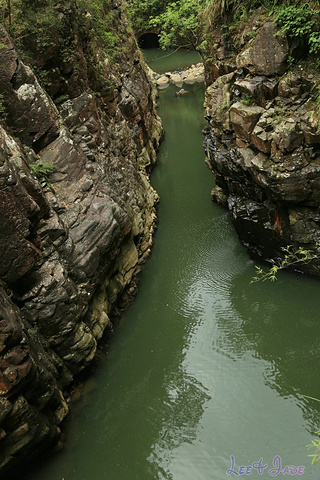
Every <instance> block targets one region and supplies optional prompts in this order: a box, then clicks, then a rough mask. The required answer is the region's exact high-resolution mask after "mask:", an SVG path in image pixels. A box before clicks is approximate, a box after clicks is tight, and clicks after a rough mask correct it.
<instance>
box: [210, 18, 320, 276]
mask: <svg viewBox="0 0 320 480" xmlns="http://www.w3.org/2000/svg"><path fill="white" fill-rule="evenodd" d="M290 49H291V46H290V43H289V42H288V40H287V39H286V38H285V37H283V36H280V35H277V27H276V25H275V24H274V23H272V22H270V21H267V22H266V23H265V24H263V25H262V26H261V27H260V29H259V32H258V33H257V35H256V36H255V37H254V38H253V39H251V40H250V42H249V46H248V44H246V45H245V46H244V48H243V51H242V52H240V54H238V56H237V59H236V63H237V67H241V68H238V69H235V68H234V65H235V60H234V59H233V58H230V60H229V59H227V58H224V59H219V61H217V62H216V66H215V67H213V66H212V65H208V66H207V69H208V68H209V69H210V71H209V72H208V71H207V72H206V78H207V79H211V81H212V83H211V84H210V85H209V86H208V88H207V93H206V114H207V117H206V118H207V120H208V126H207V128H206V130H205V142H204V143H205V149H206V153H207V164H208V166H209V168H210V169H211V170H212V171H213V173H214V174H215V176H216V187H215V188H214V190H213V192H212V197H213V199H214V200H215V201H217V202H218V203H221V204H222V205H225V206H227V207H228V208H229V210H230V212H231V215H232V219H233V222H234V225H235V227H236V230H237V232H238V234H239V237H240V239H241V241H242V243H243V244H244V245H245V246H246V247H248V249H249V251H250V252H252V253H253V254H254V255H257V256H259V257H261V258H263V259H271V258H273V259H275V258H281V256H282V250H281V247H284V246H286V245H288V244H290V245H293V246H294V247H295V248H298V247H304V248H308V249H309V248H310V249H312V248H313V247H315V244H316V243H317V242H318V241H319V240H320V224H319V215H318V212H319V208H320V196H319V182H320V142H319V140H320V138H319V123H318V119H317V115H316V112H317V100H316V94H315V92H316V91H317V87H318V85H319V74H318V72H316V71H313V70H312V68H310V65H309V66H308V67H307V66H306V67H305V68H303V67H302V66H301V65H296V67H295V68H294V69H293V71H289V72H288V71H286V65H287V63H286V62H287V59H288V56H289V55H290V51H291V50H290ZM228 63H229V69H228V68H227V67H226V65H227V64H228ZM221 64H223V69H222V68H221ZM228 70H229V72H228ZM247 72H250V74H249V75H248V73H247ZM275 75H277V76H275ZM279 75H280V76H279ZM304 271H307V272H308V273H311V274H314V275H317V276H319V273H320V272H319V266H318V264H317V263H314V264H311V263H309V264H308V265H306V266H305V267H304Z"/></svg>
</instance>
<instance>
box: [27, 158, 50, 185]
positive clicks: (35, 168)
mask: <svg viewBox="0 0 320 480" xmlns="http://www.w3.org/2000/svg"><path fill="white" fill-rule="evenodd" d="M29 167H30V170H31V171H32V172H33V173H34V174H35V176H36V177H37V178H38V179H40V180H41V179H43V180H44V181H45V183H46V184H47V185H50V181H49V176H50V175H51V173H53V172H54V170H55V168H56V167H55V166H54V165H53V164H52V163H43V162H41V161H40V162H36V163H30V164H29Z"/></svg>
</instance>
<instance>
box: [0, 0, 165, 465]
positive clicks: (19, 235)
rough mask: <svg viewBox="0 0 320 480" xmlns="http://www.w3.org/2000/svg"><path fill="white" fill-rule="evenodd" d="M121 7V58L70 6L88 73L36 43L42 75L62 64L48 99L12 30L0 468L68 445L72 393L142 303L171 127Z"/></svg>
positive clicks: (62, 14)
mask: <svg viewBox="0 0 320 480" xmlns="http://www.w3.org/2000/svg"><path fill="white" fill-rule="evenodd" d="M65 3H67V2H65ZM109 4H110V5H109V7H108V8H109V11H108V15H109V14H110V15H111V14H112V18H113V24H112V28H113V30H112V31H113V32H114V31H116V32H118V33H119V32H120V33H121V35H122V38H125V41H124V42H123V45H122V47H123V48H122V50H121V52H120V53H119V55H118V57H117V59H116V60H114V59H110V56H109V53H108V52H107V53H106V50H105V49H103V48H102V46H101V45H100V43H99V41H98V40H97V42H96V44H95V45H94V47H93V46H92V42H91V44H90V52H89V46H88V45H87V44H86V41H87V37H86V32H85V31H84V32H82V33H81V32H79V31H78V30H77V29H76V26H77V24H76V18H75V17H74V15H73V16H72V17H71V16H70V15H71V14H70V11H68V9H63V8H62V7H61V5H63V3H62V4H59V5H58V6H57V9H60V10H59V11H57V15H59V21H60V22H61V24H62V23H63V24H64V28H65V26H66V25H67V26H68V27H69V29H70V31H71V32H72V35H71V34H70V37H72V39H73V40H72V41H73V42H74V45H76V49H75V51H76V56H77V68H75V67H74V65H72V63H69V64H68V62H64V63H63V62H62V61H61V62H60V63H59V58H60V54H61V49H59V45H58V44H57V43H54V42H53V43H52V44H50V45H49V46H48V47H46V49H43V50H42V51H41V52H40V53H39V52H38V51H37V50H36V46H34V45H33V43H32V42H31V41H29V44H28V49H29V50H28V55H29V58H32V60H33V66H34V68H35V69H36V70H37V64H38V65H41V63H42V65H43V64H44V63H45V62H46V61H47V62H48V61H49V60H48V59H50V62H51V69H49V68H48V65H47V66H46V82H47V89H44V88H43V87H42V86H41V85H40V83H39V81H38V80H37V77H36V75H35V74H34V71H33V69H32V68H30V66H28V65H27V64H26V63H25V61H24V58H25V57H23V58H22V57H21V55H20V53H19V51H18V50H17V48H16V47H15V44H14V43H13V41H12V39H11V38H10V37H9V35H8V34H7V32H6V30H5V29H4V28H3V27H1V29H0V92H1V97H0V100H1V101H0V107H1V108H0V112H1V121H0V225H1V227H0V245H1V257H0V279H1V280H0V297H1V301H0V367H1V368H0V472H5V471H7V470H9V469H11V468H13V467H15V466H16V465H17V464H21V462H23V460H24V459H26V458H28V459H30V457H31V456H32V455H35V454H38V453H39V452H40V451H41V450H43V449H45V448H47V447H48V446H49V445H52V444H54V443H55V442H56V441H57V439H58V437H59V434H60V424H61V422H62V420H63V419H64V417H65V416H66V414H67V412H68V404H67V401H66V398H65V388H66V387H67V386H68V385H69V384H70V382H72V380H73V378H74V376H75V375H77V374H78V373H79V372H80V371H81V370H83V369H84V368H85V367H86V366H87V365H88V364H89V363H90V362H91V361H92V359H93V358H94V356H95V353H96V350H97V342H98V341H99V339H100V338H101V337H102V335H103V333H104V332H105V331H106V330H107V329H110V328H112V327H111V318H112V315H114V313H115V311H116V310H117V309H118V308H120V309H121V308H122V307H124V306H125V304H126V303H127V301H128V299H129V297H130V296H131V295H132V294H133V293H134V291H135V289H136V284H137V280H136V274H137V272H138V271H139V268H140V265H141V264H142V263H143V262H144V260H145V259H146V257H147V256H148V254H149V252H150V246H151V244H152V235H153V232H154V228H155V220H156V212H155V205H156V203H157V201H158V196H157V193H156V192H155V191H154V190H153V188H152V187H151V185H150V183H149V172H150V169H151V167H152V166H153V164H154V162H155V158H156V155H155V151H156V149H157V147H158V145H159V141H160V139H161V135H162V129H161V123H160V120H159V118H158V116H157V113H156V110H155V101H154V100H155V92H154V89H153V87H152V86H151V84H150V82H149V80H148V75H147V73H146V69H145V65H144V62H143V59H142V57H141V54H140V53H139V51H138V50H137V48H136V42H135V40H134V38H133V36H132V35H131V34H130V31H129V30H128V25H127V23H126V20H125V17H124V15H123V13H122V10H121V3H120V2H109ZM110 12H111V13H110ZM86 15H90V14H89V13H88V14H86ZM66 18H67V20H68V21H66ZM85 18H87V17H85ZM64 32H65V30H64ZM69 33H70V32H69ZM33 47H34V48H33ZM25 51H26V49H25ZM30 52H31V53H30ZM79 65H80V67H81V68H80V67H79ZM61 96H64V97H65V98H64V100H65V101H64V102H61ZM58 97H59V98H60V99H59V101H57V102H56V103H58V104H59V110H58V108H57V107H56V105H55V104H54V103H53V101H52V98H53V99H55V100H56V99H57V98H58ZM51 170H53V172H52V173H51V174H50V176H49V172H50V171H51Z"/></svg>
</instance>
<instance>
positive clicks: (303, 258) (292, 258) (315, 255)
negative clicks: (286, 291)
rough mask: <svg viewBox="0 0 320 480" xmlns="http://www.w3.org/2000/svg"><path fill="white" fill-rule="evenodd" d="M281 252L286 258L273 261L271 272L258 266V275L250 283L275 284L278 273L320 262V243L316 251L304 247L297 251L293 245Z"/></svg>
mask: <svg viewBox="0 0 320 480" xmlns="http://www.w3.org/2000/svg"><path fill="white" fill-rule="evenodd" d="M281 250H282V251H283V253H284V258H283V259H282V260H279V261H278V262H276V261H275V260H273V259H272V260H271V263H272V267H270V269H269V270H267V271H266V270H263V269H262V268H261V267H258V266H257V265H256V270H257V272H256V273H257V274H256V276H255V277H253V278H252V280H251V282H250V283H255V282H259V281H262V282H265V281H266V280H270V281H271V282H274V281H275V280H277V273H278V271H279V270H284V269H285V268H289V267H295V266H297V265H306V264H307V263H309V262H311V261H312V260H320V242H317V243H316V247H315V249H314V250H308V249H305V248H303V247H299V248H298V249H296V250H295V249H294V248H293V246H292V245H287V246H286V247H282V248H281Z"/></svg>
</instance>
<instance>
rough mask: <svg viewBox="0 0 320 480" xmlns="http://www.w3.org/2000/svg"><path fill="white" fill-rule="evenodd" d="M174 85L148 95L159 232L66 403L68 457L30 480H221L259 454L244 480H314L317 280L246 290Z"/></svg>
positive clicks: (244, 271)
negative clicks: (78, 393) (157, 129)
mask: <svg viewBox="0 0 320 480" xmlns="http://www.w3.org/2000/svg"><path fill="white" fill-rule="evenodd" d="M152 55H154V52H149V61H150V64H151V66H153V67H154V68H158V69H159V70H158V71H161V69H162V71H164V70H166V66H167V65H166V64H165V65H163V64H160V65H159V66H158V67H157V64H155V65H153V64H152V62H151V60H152V58H153V57H152ZM168 58H170V61H172V58H171V57H168ZM175 61H176V62H177V61H178V60H177V57H176V60H175ZM191 61H194V60H191ZM161 62H166V59H165V58H164V59H163V60H162V61H161ZM161 62H160V63H161ZM176 65H177V63H176ZM170 68H172V66H170ZM184 88H186V89H188V90H190V92H191V93H190V95H187V96H184V97H179V98H177V97H175V96H174V92H175V91H176V90H177V87H174V86H172V87H170V88H168V89H167V90H166V91H162V92H160V94H159V112H160V114H161V117H162V119H163V123H164V127H165V130H166V139H165V141H164V143H163V144H162V147H161V151H160V154H159V162H158V165H157V167H156V168H155V170H154V172H153V175H152V184H153V185H154V187H155V188H156V190H157V191H158V192H159V194H160V197H161V202H160V206H159V227H158V231H157V233H156V236H155V245H154V249H153V253H152V257H151V259H150V260H149V261H148V262H147V264H146V265H145V266H144V270H143V273H142V275H141V284H140V289H139V293H138V296H137V298H136V300H135V301H134V303H133V304H132V305H131V306H130V308H129V309H128V310H127V311H126V313H125V315H124V317H123V319H122V321H121V323H120V325H119V326H118V327H117V329H116V335H115V337H114V339H113V341H112V343H111V345H110V348H109V354H108V355H107V358H106V361H105V362H103V365H101V366H100V367H99V368H98V369H97V371H96V372H95V374H94V375H93V377H92V378H91V379H90V381H89V383H88V385H89V386H90V385H91V386H92V387H95V388H92V390H91V391H90V392H89V393H87V394H86V396H85V398H84V399H83V400H81V401H80V402H78V403H77V404H75V405H74V406H73V408H72V412H71V415H70V418H69V420H68V422H67V425H66V429H65V431H66V436H67V441H66V447H65V449H64V450H63V451H62V452H61V453H59V454H57V455H55V456H54V457H52V458H51V459H49V460H47V461H46V462H45V464H44V465H43V466H41V465H40V466H38V468H37V469H36V470H35V471H33V472H31V473H30V475H29V476H27V477H26V478H27V479H28V480H31V479H32V480H61V479H64V480H158V479H173V480H226V479H228V478H236V477H237V475H236V474H235V473H233V472H232V471H231V472H230V471H229V474H230V475H228V474H227V471H228V470H229V469H231V458H230V457H231V456H234V457H235V463H236V465H235V467H234V468H233V470H234V471H235V472H236V473H239V467H240V466H250V465H252V464H253V463H254V464H255V465H256V464H257V463H258V462H259V460H260V458H261V457H262V458H263V460H262V463H263V465H266V464H267V467H266V468H264V469H263V470H258V468H252V469H250V468H249V469H248V470H246V471H247V473H248V474H249V473H251V475H250V476H249V475H248V478H250V479H253V480H255V479H258V478H266V479H267V478H272V475H271V473H273V474H274V475H273V476H276V477H277V478H291V476H290V475H289V474H288V475H287V476H285V475H286V471H285V470H284V469H285V466H286V465H294V466H297V467H298V466H304V467H305V468H304V469H303V474H302V475H301V476H299V475H298V474H297V475H295V478H303V479H304V480H318V479H319V478H320V462H319V464H316V465H313V466H311V460H310V458H308V456H307V455H308V453H310V452H308V451H307V449H306V445H307V444H309V443H311V440H312V439H313V438H315V437H314V436H313V435H312V433H313V432H314V431H315V430H317V429H318V428H319V425H320V414H319V413H320V404H318V403H317V402H315V401H313V400H309V399H306V398H305V397H303V396H302V394H305V395H310V396H313V397H319V398H320V388H319V379H318V360H319V351H320V346H319V335H318V325H319V288H320V284H319V282H316V281H314V280H312V279H309V278H302V277H298V276H294V275H290V274H286V273H283V274H280V275H279V278H278V280H277V282H276V283H273V284H271V283H267V282H266V283H262V284H253V285H250V279H251V278H252V276H253V275H254V272H255V268H254V262H253V261H251V260H250V259H249V257H248V254H247V253H246V251H245V249H244V248H243V247H242V246H241V245H240V243H239V241H238V238H237V235H236V233H235V231H234V229H233V227H232V225H231V222H230V218H229V215H228V213H227V212H226V211H225V210H224V209H222V208H220V207H218V206H217V205H215V204H213V203H212V202H211V200H210V190H211V188H212V186H213V183H214V179H213V176H212V174H211V173H210V172H209V170H207V169H206V167H205V165H204V151H203V148H202V134H201V130H202V128H203V126H204V121H203V114H204V113H203V108H202V105H203V99H204V91H203V87H202V86H201V85H199V84H198V85H193V86H184ZM88 389H89V387H88ZM274 457H281V462H282V463H281V465H282V466H281V468H282V472H279V471H278V475H277V471H276V468H275V467H274V466H273V459H274ZM275 462H276V465H279V458H276V459H275ZM258 466H259V465H256V467H258ZM270 469H273V471H271V472H269V470H270ZM283 471H284V473H283ZM291 471H292V472H294V470H291ZM240 472H241V473H242V472H244V470H243V469H242V470H241V469H240ZM300 472H302V470H301V469H300ZM260 474H262V475H260ZM242 478H247V476H246V474H244V475H243V476H242Z"/></svg>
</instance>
